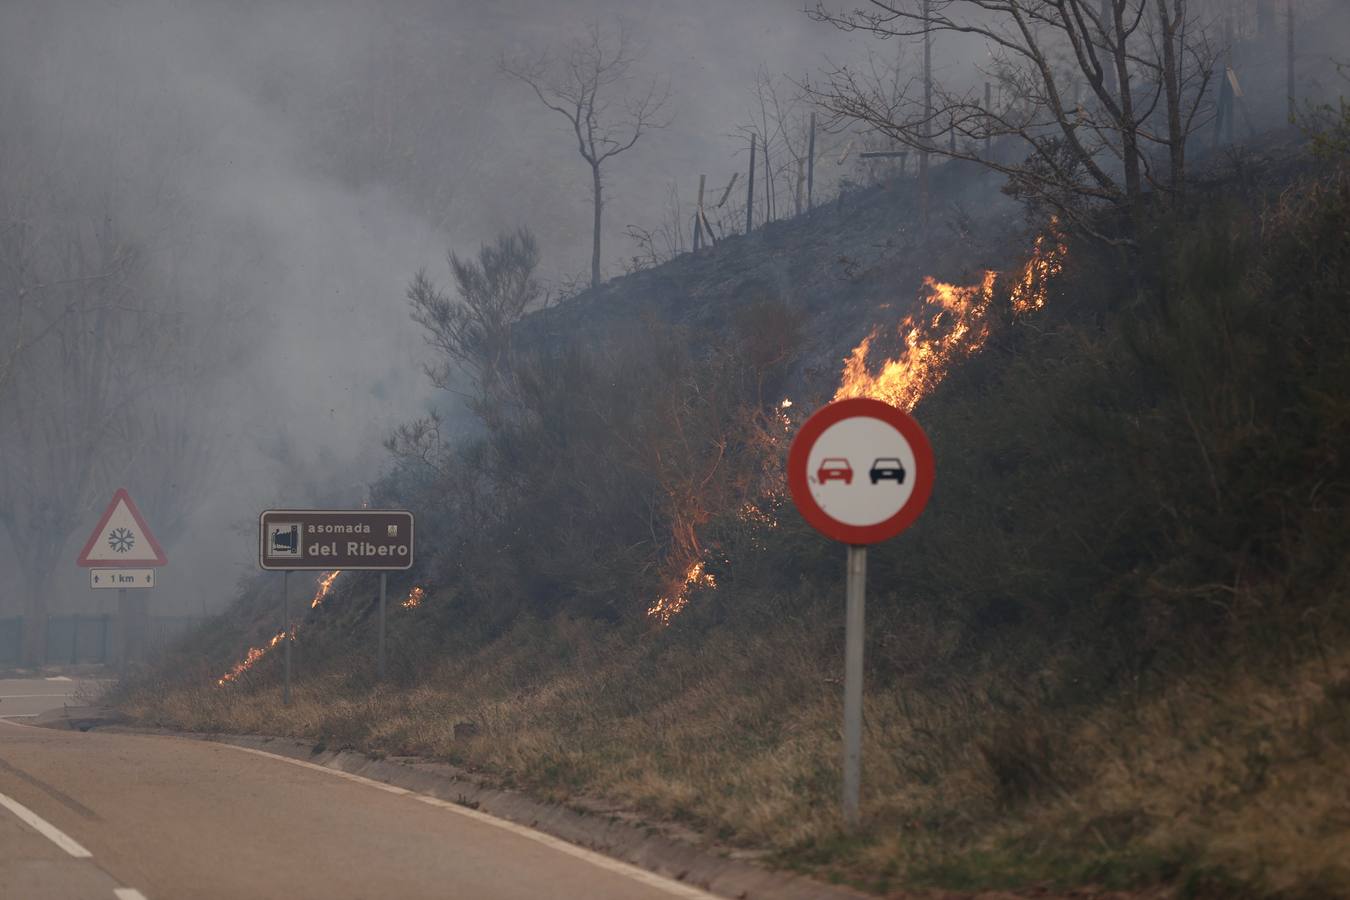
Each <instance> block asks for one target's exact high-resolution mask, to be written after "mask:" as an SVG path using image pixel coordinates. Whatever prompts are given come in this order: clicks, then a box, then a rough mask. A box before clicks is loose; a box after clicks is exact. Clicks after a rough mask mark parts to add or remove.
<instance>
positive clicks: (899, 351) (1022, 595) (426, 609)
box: [122, 138, 1350, 897]
mask: <svg viewBox="0 0 1350 900" xmlns="http://www.w3.org/2000/svg"><path fill="white" fill-rule="evenodd" d="M1303 154H1304V151H1303V150H1301V149H1299V148H1297V147H1295V146H1292V145H1290V144H1289V142H1288V140H1287V139H1286V138H1280V139H1278V140H1274V139H1272V141H1271V142H1270V143H1269V144H1268V145H1266V146H1265V148H1264V149H1259V148H1258V152H1254V153H1250V154H1246V155H1243V156H1241V157H1240V158H1238V157H1233V156H1230V157H1228V158H1227V159H1226V161H1223V162H1222V164H1221V162H1220V160H1218V159H1217V158H1216V159H1215V160H1214V161H1213V163H1212V164H1211V165H1209V166H1208V167H1207V169H1206V171H1207V172H1208V175H1207V179H1208V186H1201V187H1198V188H1197V190H1196V191H1195V196H1194V199H1193V200H1192V202H1191V203H1190V205H1189V206H1187V207H1186V208H1184V209H1182V210H1176V209H1173V210H1171V211H1165V210H1162V211H1154V212H1153V213H1151V214H1150V216H1149V218H1148V219H1147V221H1146V222H1145V224H1144V227H1143V228H1142V229H1141V231H1140V232H1139V241H1138V247H1137V249H1135V250H1125V249H1122V248H1119V247H1111V246H1103V245H1102V244H1101V243H1100V242H1095V241H1092V240H1089V239H1085V238H1082V237H1079V236H1076V235H1075V234H1074V233H1073V232H1072V230H1069V229H1065V228H1061V227H1060V226H1057V225H1056V224H1054V223H1053V222H1052V221H1050V220H1048V219H1045V218H1041V219H1039V220H1037V219H1031V220H1026V219H1024V218H1023V216H1022V214H1021V212H1020V209H1019V208H1018V207H1017V206H1015V205H1014V204H1012V202H1011V201H1010V200H1008V199H1007V198H1005V197H1003V196H1002V195H1001V194H1000V193H999V191H998V187H999V185H998V184H996V183H994V182H991V181H989V180H987V179H985V178H983V177H981V176H979V175H976V174H975V173H971V172H963V171H961V170H959V169H957V168H954V167H952V168H944V169H941V170H939V171H938V172H936V173H935V181H936V182H937V186H936V187H935V194H936V196H938V197H939V198H940V201H939V202H936V203H935V204H934V209H935V213H934V216H933V221H932V223H931V225H930V232H929V234H928V236H927V238H926V239H925V236H924V235H922V234H921V233H920V231H919V226H918V222H917V219H916V215H915V196H914V193H913V191H914V185H913V184H912V182H909V181H900V182H895V183H884V184H879V185H876V186H873V187H869V188H866V189H861V190H859V191H858V192H856V193H851V194H846V195H845V196H843V197H842V198H841V199H840V200H838V201H832V202H831V203H828V204H824V205H822V206H821V207H820V208H819V209H817V210H815V211H813V212H812V213H811V214H810V215H808V216H804V217H801V218H798V219H793V220H791V221H784V222H778V223H773V224H771V225H769V226H768V227H766V228H764V229H762V230H760V231H757V232H755V233H754V234H752V235H750V236H748V237H746V236H742V237H733V238H728V239H727V240H725V241H722V242H720V243H719V244H718V245H717V246H715V247H713V248H710V249H708V250H706V251H702V252H700V253H698V254H694V255H685V256H682V257H679V258H677V259H675V260H673V261H671V262H669V263H667V264H665V265H662V266H658V267H655V268H652V269H650V270H647V271H642V272H638V273H635V274H633V275H630V276H627V277H624V278H620V279H615V280H614V281H612V282H610V283H608V284H606V285H604V286H602V287H601V288H600V289H599V290H597V291H593V292H587V293H583V294H581V295H579V296H577V297H575V298H572V299H570V300H568V301H565V302H562V303H559V304H557V305H556V306H554V307H551V308H549V309H546V310H544V311H542V312H539V313H536V314H534V315H532V316H530V317H528V318H527V319H526V320H525V321H524V322H522V323H521V324H520V325H518V326H517V327H516V330H515V332H514V333H513V341H514V342H515V344H514V348H515V349H514V351H513V353H512V354H511V355H510V358H509V359H508V360H506V361H505V362H503V363H501V365H500V367H499V368H495V369H493V370H492V372H493V376H492V377H493V380H492V382H491V383H490V384H489V385H487V386H486V387H485V388H484V390H483V392H482V394H481V395H480V398H479V400H480V404H481V405H480V409H481V410H482V411H483V413H484V426H483V430H482V431H481V433H479V434H478V435H477V436H474V437H472V438H466V439H463V440H461V441H459V442H458V443H456V442H454V441H453V440H451V439H450V438H449V436H446V435H440V434H438V433H437V432H436V431H435V430H434V429H432V430H422V431H417V432H415V433H414V432H409V433H408V434H405V435H404V440H403V441H402V442H401V443H400V442H395V448H396V449H397V450H399V451H400V454H399V456H398V461H397V463H396V465H395V466H394V467H393V469H392V470H391V472H390V474H389V475H388V476H387V477H385V478H383V479H382V480H381V481H379V482H378V483H376V484H375V485H373V486H372V496H371V500H372V505H389V506H407V507H408V508H411V509H413V510H414V511H415V512H416V513H417V515H418V517H419V519H418V521H419V547H418V556H419V561H418V565H417V567H416V568H415V569H414V570H413V571H412V572H410V573H408V576H407V577H406V578H405V577H402V576H400V577H394V578H391V580H390V584H391V598H392V599H391V609H390V641H391V664H390V677H389V679H388V681H387V682H386V683H383V684H380V683H377V682H376V681H375V679H374V675H373V661H372V656H373V629H374V623H375V616H374V606H373V600H372V598H373V595H374V584H375V582H374V579H373V578H372V577H370V576H367V575H361V574H358V573H344V574H340V575H338V576H337V577H336V578H335V579H330V580H329V585H331V591H328V590H327V588H324V589H323V592H322V593H321V592H320V590H319V587H320V586H319V585H316V586H315V598H314V603H313V604H312V605H311V603H309V602H307V599H308V598H306V602H302V603H301V604H300V605H301V607H302V608H303V610H304V611H303V615H302V616H301V617H300V618H299V619H298V625H297V630H296V633H295V642H294V644H293V651H294V656H295V662H296V673H297V677H296V684H295V700H294V703H293V705H292V706H290V707H289V708H287V707H282V706H281V705H280V702H279V697H280V685H279V674H280V673H279V667H278V663H277V656H278V654H277V653H276V652H275V651H274V650H272V649H267V648H268V642H269V641H272V644H273V646H277V645H278V644H279V643H280V642H279V641H276V640H274V636H275V635H276V634H277V633H278V630H279V623H278V619H277V595H276V591H277V584H276V581H277V578H276V576H265V577H260V578H258V579H255V580H254V581H252V582H251V583H249V584H246V585H244V586H243V590H242V593H241V597H240V600H239V601H238V603H237V604H236V605H235V607H234V608H233V609H232V610H231V611H230V612H229V614H228V615H226V616H223V617H222V618H220V619H219V620H217V621H215V622H213V623H212V624H211V626H210V627H209V628H208V629H205V630H203V631H202V632H201V633H199V634H197V635H195V636H194V637H193V638H192V639H191V640H190V641H189V642H188V643H186V644H185V645H183V647H181V648H180V650H179V651H178V653H177V654H176V655H175V656H174V657H173V658H171V659H169V660H167V661H166V662H165V663H164V664H163V665H162V666H160V667H159V668H157V669H155V670H154V671H151V672H148V673H146V674H145V677H144V678H143V679H141V680H139V681H137V682H134V683H132V684H130V685H128V686H127V687H126V689H125V690H124V692H123V694H122V702H123V706H124V708H125V709H126V710H127V711H128V712H130V713H131V714H132V715H134V716H135V717H137V718H138V719H139V720H141V721H143V722H147V723H154V724H162V725H172V726H176V727H186V728H193V729H201V730H230V731H256V732H263V733H277V734H290V735H295V736H300V737H305V738H311V739H314V740H316V741H319V742H323V743H324V744H325V745H328V746H343V745H349V746H353V747H358V748H362V749H367V750H371V751H376V752H382V753H390V754H400V755H422V756H432V757H437V758H441V759H446V760H449V761H452V762H455V763H458V764H461V765H466V766H469V767H471V768H473V769H475V770H477V771H478V772H480V773H482V774H483V775H484V777H487V778H489V779H492V780H495V781H497V782H499V783H504V784H508V785H513V786H517V787H522V788H527V789H529V790H532V791H534V792H536V793H540V794H543V795H546V796H549V797H552V798H557V799H562V800H569V801H575V800H577V799H578V798H584V797H601V798H603V799H604V801H605V802H606V803H608V804H610V805H612V806H617V807H620V808H624V809H628V810H635V811H637V812H638V813H639V814H640V815H642V816H644V817H650V818H651V819H655V820H666V821H676V822H680V823H684V824H685V825H688V826H692V827H693V829H694V830H695V831H697V832H698V833H699V834H701V835H702V837H701V838H698V840H701V841H703V842H706V843H707V844H709V845H712V846H716V847H721V848H722V849H727V850H729V849H739V850H753V849H760V850H769V851H771V852H772V856H771V857H770V859H771V861H773V862H775V863H776V864H779V865H783V866H788V867H793V868H798V869H806V870H811V871H815V872H818V873H828V874H831V875H833V876H835V877H839V878H845V879H848V880H850V881H851V882H853V883H855V884H857V885H859V886H861V887H864V888H866V889H869V890H873V891H876V892H878V893H885V892H887V891H890V890H895V889H899V888H901V887H906V888H908V887H913V886H938V887H943V888H948V889H955V890H975V889H981V888H1003V887H1014V888H1026V889H1031V888H1033V887H1035V888H1036V889H1044V888H1045V887H1046V886H1047V885H1048V886H1059V887H1063V888H1066V889H1067V888H1070V887H1073V888H1077V887H1081V886H1084V885H1090V886H1094V887H1098V888H1102V887H1105V888H1114V889H1120V890H1139V891H1165V890H1170V889H1176V890H1180V891H1186V892H1189V893H1188V896H1205V897H1235V896H1243V897H1323V896H1338V895H1342V894H1344V893H1346V892H1347V891H1348V890H1350V871H1348V870H1347V869H1346V868H1345V863H1344V861H1345V859H1346V858H1347V857H1346V854H1345V853H1344V852H1343V851H1344V850H1345V848H1346V846H1347V844H1346V841H1347V839H1350V837H1348V836H1350V832H1347V830H1346V825H1345V822H1344V821H1343V816H1342V815H1341V810H1340V804H1339V801H1338V800H1337V799H1336V798H1338V797H1340V796H1343V794H1344V792H1345V790H1346V783H1345V778H1346V768H1345V766H1344V764H1343V763H1344V753H1345V749H1346V746H1347V741H1350V734H1347V733H1346V731H1345V727H1344V723H1345V722H1346V721H1350V707H1347V698H1350V692H1347V690H1346V685H1347V683H1350V681H1348V679H1350V597H1348V596H1347V594H1346V585H1347V584H1348V583H1350V581H1347V576H1348V575H1350V573H1347V570H1346V562H1345V561H1346V559H1348V558H1350V555H1348V554H1347V552H1346V551H1347V550H1350V531H1347V529H1346V528H1345V525H1344V522H1343V521H1342V520H1343V510H1344V509H1345V507H1346V504H1347V501H1348V500H1350V497H1347V494H1346V492H1347V485H1350V472H1347V470H1346V465H1347V463H1346V459H1345V456H1344V454H1343V452H1342V448H1343V447H1344V446H1345V444H1346V441H1347V439H1350V433H1347V423H1350V415H1348V414H1347V410H1350V394H1347V385H1350V330H1347V325H1346V320H1345V317H1344V314H1343V313H1344V309H1343V306H1344V298H1345V297H1346V296H1347V295H1350V242H1348V241H1346V239H1345V236H1346V223H1347V220H1348V219H1350V182H1347V176H1346V174H1345V170H1344V166H1343V164H1342V163H1341V162H1335V161H1333V162H1330V163H1328V162H1318V161H1314V160H1311V159H1309V158H1308V157H1307V156H1305V155H1303ZM1038 239H1039V240H1038ZM1131 254H1133V256H1132V255H1131ZM845 360H848V362H847V363H846V362H845ZM840 392H842V393H844V394H849V393H861V394H871V395H874V396H881V397H883V398H885V399H888V400H890V401H891V402H895V403H899V404H902V405H905V406H913V409H914V414H915V415H916V416H917V417H918V419H919V420H920V421H921V422H922V423H923V424H924V427H925V428H926V429H927V431H928V433H929V435H930V438H931V440H932V442H933V445H934V448H935V451H936V454H937V460H938V481H937V485H936V487H935V490H934V494H933V498H932V501H931V503H930V506H929V508H928V510H927V511H926V512H925V514H924V516H923V518H922V519H921V520H920V522H919V523H918V525H916V526H915V528H914V529H912V531H910V532H907V533H906V534H904V535H902V536H901V537H900V538H898V539H896V540H894V541H891V542H889V543H887V544H883V545H879V546H877V547H875V548H873V549H872V551H871V553H870V555H869V564H870V568H869V572H868V626H867V658H868V671H867V679H868V680H867V701H866V722H867V727H866V731H865V737H864V753H865V762H864V779H865V780H864V822H865V825H864V828H863V829H862V830H861V831H860V832H858V833H853V834H850V833H848V832H846V831H844V830H843V829H842V828H841V826H840V823H839V819H838V815H837V812H836V808H835V798H836V797H837V794H838V787H839V768H838V756H839V745H838V718H839V677H840V671H841V668H842V655H841V636H842V583H841V581H842V572H843V551H842V548H840V547H838V546H835V545H832V544H830V543H829V542H827V541H825V540H824V539H822V538H820V537H819V536H818V535H816V534H815V533H814V532H811V531H810V530H809V529H808V528H807V527H806V526H805V525H804V524H803V523H802V522H801V521H800V518H799V517H798V516H797V514H796V513H795V511H794V510H793V509H792V508H791V506H790V504H789V503H788V502H787V501H786V497H785V494H784V491H783V483H782V464H783V458H784V454H785V452H786V447H787V443H788V441H789V439H790V437H791V435H792V433H793V430H794V429H795V427H796V425H797V424H798V423H799V422H800V421H801V417H802V413H803V412H808V411H809V410H810V409H811V408H814V407H815V406H817V405H818V404H820V403H823V402H824V401H826V400H828V399H830V398H831V397H832V396H835V395H836V394H837V393H840ZM784 399H789V400H790V401H791V404H790V405H785V404H784V403H783V401H784ZM303 593H305V594H308V593H309V588H308V587H306V588H305V590H304V591H303ZM250 647H256V648H259V649H258V650H257V651H255V652H252V653H250V651H249V648H250ZM241 661H243V662H242V664H241ZM227 673H229V675H230V677H228V678H224V677H223V676H225V675H226V674H227ZM456 722H460V723H464V722H472V723H473V726H474V727H473V728H472V729H467V728H466V729H462V730H461V731H460V732H459V733H456V730H455V728H454V725H455V723H456Z"/></svg>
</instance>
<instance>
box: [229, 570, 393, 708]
mask: <svg viewBox="0 0 1350 900" xmlns="http://www.w3.org/2000/svg"><path fill="white" fill-rule="evenodd" d="M341 574H342V573H341V572H340V571H339V570H336V569H335V570H333V571H332V572H327V573H325V574H323V575H320V576H319V586H318V589H317V590H315V592H314V600H313V601H312V602H311V603H310V604H309V608H310V609H313V608H314V607H316V606H318V605H319V604H320V603H322V602H323V598H324V597H327V596H328V592H329V591H330V590H332V589H333V582H334V581H337V577H338V576H339V575H341ZM418 590H420V588H418ZM299 629H300V626H299V625H292V626H291V630H290V636H291V640H295V633H296V632H297V631H298V630H299ZM285 637H286V631H285V630H284V629H283V630H281V631H278V632H277V633H276V634H275V635H274V636H273V637H272V639H271V640H270V641H268V642H267V643H266V644H264V645H263V646H261V647H250V648H249V650H248V653H246V654H244V658H243V659H241V660H240V661H239V662H237V663H235V664H234V667H233V668H231V669H230V671H228V672H226V673H225V674H224V675H222V676H220V678H219V679H218V680H217V681H216V684H218V685H224V684H228V683H229V682H231V681H234V680H235V679H237V678H238V677H239V676H240V675H243V674H244V673H245V672H247V671H248V670H249V669H251V668H253V667H254V666H255V665H257V663H258V660H260V659H262V658H263V657H264V656H266V655H267V654H268V653H270V652H271V651H272V650H273V649H274V648H275V647H276V646H277V644H280V643H281V642H282V640H284V639H285Z"/></svg>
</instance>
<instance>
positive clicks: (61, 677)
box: [47, 675, 74, 681]
mask: <svg viewBox="0 0 1350 900" xmlns="http://www.w3.org/2000/svg"><path fill="white" fill-rule="evenodd" d="M47 680H48V681H74V679H73V678H67V677H66V676H64V675H52V676H49V677H48V678H47Z"/></svg>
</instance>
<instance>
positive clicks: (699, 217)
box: [694, 175, 708, 250]
mask: <svg viewBox="0 0 1350 900" xmlns="http://www.w3.org/2000/svg"><path fill="white" fill-rule="evenodd" d="M707 180H708V176H707V175H700V176H698V207H697V208H696V209H695V210H694V249H695V250H697V249H699V248H700V247H702V246H703V185H704V183H705V182H707Z"/></svg>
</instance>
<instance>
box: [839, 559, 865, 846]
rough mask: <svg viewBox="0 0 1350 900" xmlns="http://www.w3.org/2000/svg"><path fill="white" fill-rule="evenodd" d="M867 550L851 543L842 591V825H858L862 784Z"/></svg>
mask: <svg viewBox="0 0 1350 900" xmlns="http://www.w3.org/2000/svg"><path fill="white" fill-rule="evenodd" d="M866 583H867V547H866V546H864V545H858V544H850V545H849V548H848V577H847V582H846V586H845V590H844V594H845V609H844V824H846V825H847V826H848V827H849V828H856V827H857V825H858V796H859V792H860V786H861V782H862V777H861V776H862V714H863V709H862V698H863V597H864V591H865V587H866Z"/></svg>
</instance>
